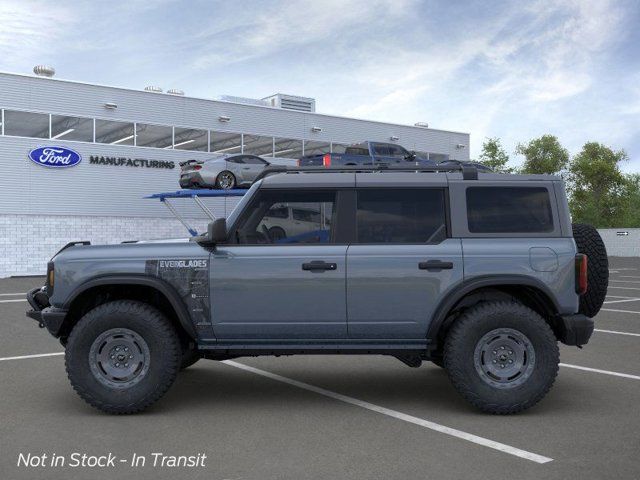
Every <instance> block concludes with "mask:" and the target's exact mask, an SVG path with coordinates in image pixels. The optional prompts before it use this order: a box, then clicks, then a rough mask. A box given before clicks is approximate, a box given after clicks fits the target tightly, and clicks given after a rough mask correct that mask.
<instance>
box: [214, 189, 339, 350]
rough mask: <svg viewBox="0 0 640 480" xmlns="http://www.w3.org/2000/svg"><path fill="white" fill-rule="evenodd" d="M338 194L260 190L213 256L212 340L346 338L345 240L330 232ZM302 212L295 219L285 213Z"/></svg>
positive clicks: (330, 191)
mask: <svg viewBox="0 0 640 480" xmlns="http://www.w3.org/2000/svg"><path fill="white" fill-rule="evenodd" d="M335 206H336V192H335V191H332V190H318V191H314V190H307V189H305V190H300V191H295V190H288V191H285V190H269V189H262V190H260V191H259V192H258V193H257V194H256V198H255V199H253V200H252V201H251V204H250V205H248V207H247V208H246V209H245V213H244V215H243V217H242V218H240V219H239V220H238V223H237V225H235V226H231V227H232V231H231V236H232V240H233V241H234V242H235V243H234V244H229V245H218V246H216V249H215V251H214V252H213V253H212V255H211V273H210V275H211V282H210V285H211V287H210V288H211V299H212V302H211V304H212V321H213V325H214V333H215V335H216V338H218V339H222V340H233V339H244V340H247V339H255V340H268V341H274V340H277V339H283V340H286V339H289V340H292V339H297V340H298V341H299V340H300V339H310V340H318V339H345V338H346V337H347V318H346V295H345V284H346V268H345V267H346V251H347V245H346V244H342V245H340V244H337V243H336V236H335V233H336V232H335V229H334V224H335V221H334V220H335V218H336V215H335ZM296 209H301V210H304V211H305V212H307V218H306V221H305V222H303V227H304V231H302V230H301V225H299V224H294V221H295V220H294V219H293V216H292V215H291V214H290V212H292V211H294V210H296Z"/></svg>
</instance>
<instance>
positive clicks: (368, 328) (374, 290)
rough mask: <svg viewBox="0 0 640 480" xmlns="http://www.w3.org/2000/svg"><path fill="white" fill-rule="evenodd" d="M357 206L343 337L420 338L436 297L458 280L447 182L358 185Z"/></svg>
mask: <svg viewBox="0 0 640 480" xmlns="http://www.w3.org/2000/svg"><path fill="white" fill-rule="evenodd" d="M385 175H388V176H390V175H394V174H391V173H389V174H385ZM397 175H399V174H397ZM356 203H357V214H356V224H357V233H356V241H355V242H354V243H353V244H351V245H350V246H349V249H348V251H347V318H348V329H349V337H350V338H354V339H365V338H371V339H383V338H384V339H396V340H399V339H413V340H415V339H424V338H425V337H426V332H427V328H428V325H429V322H430V319H431V316H432V314H433V313H434V310H435V309H436V307H437V305H438V302H439V301H440V300H441V299H442V297H443V295H444V294H445V292H447V291H448V290H449V289H450V288H452V287H453V286H454V285H456V284H458V283H460V282H462V279H463V264H462V246H461V240H460V239H456V238H450V234H449V227H448V212H447V205H448V201H447V189H446V180H443V181H442V182H438V181H436V182H433V185H430V186H423V187H411V188H376V187H369V188H358V189H357V202H356Z"/></svg>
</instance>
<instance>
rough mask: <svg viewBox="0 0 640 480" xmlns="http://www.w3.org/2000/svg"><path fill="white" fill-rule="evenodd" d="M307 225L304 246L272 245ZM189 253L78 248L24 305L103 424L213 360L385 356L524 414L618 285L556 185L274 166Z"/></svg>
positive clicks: (424, 172) (56, 262)
mask: <svg viewBox="0 0 640 480" xmlns="http://www.w3.org/2000/svg"><path fill="white" fill-rule="evenodd" d="M294 209H300V210H304V211H305V212H310V213H309V214H308V215H305V218H306V221H305V222H304V223H303V224H301V225H300V226H299V230H296V231H295V235H292V236H284V237H283V236H282V235H280V234H279V235H273V225H274V223H273V222H274V220H273V219H274V217H278V216H282V215H284V214H281V212H285V211H286V212H289V211H293V210H294ZM287 215H288V213H287ZM191 240H192V241H190V242H182V243H172V242H166V243H127V244H119V245H87V244H86V243H87V242H76V243H73V244H71V245H69V246H67V247H66V248H64V249H63V250H62V251H60V252H59V253H58V254H56V255H55V256H54V257H53V258H52V260H51V262H49V264H48V269H47V277H46V284H45V286H44V287H42V288H37V289H34V290H32V291H31V292H29V293H28V296H27V298H28V301H29V303H30V305H31V307H32V310H31V311H29V312H28V313H27V314H28V316H30V317H32V318H34V319H35V320H36V321H37V322H38V323H39V324H40V325H41V326H43V327H46V328H47V330H48V331H49V332H50V333H51V334H52V335H54V336H55V337H58V338H59V339H60V341H61V342H62V344H63V345H64V346H65V348H66V354H65V355H66V368H67V372H68V376H69V379H70V381H71V384H72V385H73V387H74V389H75V390H76V391H77V392H78V394H79V395H80V396H81V397H82V398H83V399H84V400H86V401H87V402H88V403H90V404H91V405H93V406H94V407H96V408H99V409H101V410H103V411H106V412H110V413H134V412H138V411H141V410H143V409H145V408H147V407H148V406H150V405H151V404H152V403H154V402H155V401H156V400H158V399H159V398H160V397H161V396H162V395H163V394H164V393H165V392H166V391H167V389H168V388H169V387H170V386H171V384H172V383H173V381H174V380H175V378H176V375H177V374H178V371H179V370H180V369H181V368H186V367H188V366H189V365H191V364H193V363H195V362H196V361H198V360H199V359H200V358H204V359H211V360H224V359H230V358H236V357H243V356H259V355H293V354H378V355H390V356H394V357H396V358H398V359H399V360H401V361H402V362H404V363H405V364H407V365H409V366H410V367H418V366H420V364H421V363H422V362H423V361H431V362H433V363H435V364H436V365H439V366H442V367H444V368H445V369H446V371H447V373H448V375H449V378H450V379H451V382H452V384H453V386H454V387H455V388H456V389H457V390H458V392H459V393H460V394H461V395H462V396H463V397H464V398H466V399H467V400H468V401H469V402H470V403H471V404H473V405H474V406H476V407H478V408H479V409H481V410H483V411H486V412H491V413H501V414H506V413H514V412H518V411H521V410H524V409H526V408H529V407H531V406H532V405H534V404H535V403H537V402H538V401H539V400H540V399H541V398H542V397H543V396H544V395H545V394H546V393H547V392H548V390H549V389H550V388H551V385H552V384H553V382H554V380H555V377H556V374H557V372H558V365H559V350H558V342H562V343H564V344H567V345H577V346H581V345H584V344H586V343H587V342H588V341H589V338H590V336H591V334H592V331H593V328H594V322H593V319H592V318H593V317H594V316H595V315H596V313H597V312H598V311H599V309H600V307H601V306H602V303H603V301H604V296H605V295H606V290H607V282H608V265H607V254H606V250H605V248H604V245H603V243H602V240H601V239H600V236H599V235H598V233H597V231H596V230H595V229H593V228H592V227H590V226H586V225H573V226H572V224H571V221H570V217H569V208H568V205H567V199H566V196H565V190H564V185H563V181H562V180H561V179H560V178H557V177H553V176H544V175H526V176H524V175H502V174H493V173H479V172H478V170H477V169H476V168H474V167H470V166H464V165H463V166H458V165H453V166H448V167H437V166H436V167H428V168H423V167H411V168H407V169H393V170H392V169H379V168H372V169H371V168H370V169H366V168H362V167H341V168H337V169H325V168H322V167H320V168H317V167H308V168H291V167H268V168H267V169H266V170H265V171H264V172H263V173H261V174H260V175H259V176H258V179H257V181H256V182H255V183H254V185H253V186H252V187H251V188H250V189H249V190H248V191H247V193H246V194H245V195H244V197H243V198H242V199H241V201H240V203H239V204H238V206H237V207H236V208H235V209H234V210H233V212H232V213H231V214H230V215H229V217H228V218H226V219H224V218H219V219H217V220H215V221H214V222H212V223H211V224H210V225H209V228H208V231H207V233H206V234H204V235H201V236H197V237H194V238H192V239H191ZM344 358H345V361H346V359H347V358H349V357H348V356H345V357H344ZM373 374H375V373H373Z"/></svg>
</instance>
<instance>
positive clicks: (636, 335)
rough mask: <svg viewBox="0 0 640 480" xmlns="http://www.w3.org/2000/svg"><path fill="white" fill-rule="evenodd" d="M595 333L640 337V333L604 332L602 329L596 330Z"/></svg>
mask: <svg viewBox="0 0 640 480" xmlns="http://www.w3.org/2000/svg"><path fill="white" fill-rule="evenodd" d="M593 331H594V332H602V333H615V334H616V335H629V336H630V337H640V333H631V332H618V331H617V330H602V329H600V328H594V329H593Z"/></svg>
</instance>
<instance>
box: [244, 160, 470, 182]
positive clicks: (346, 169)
mask: <svg viewBox="0 0 640 480" xmlns="http://www.w3.org/2000/svg"><path fill="white" fill-rule="evenodd" d="M365 172H367V173H368V172H376V173H378V172H431V173H433V172H462V179H463V180H477V179H478V168H477V167H476V166H475V165H464V164H462V165H455V164H454V165H436V166H432V167H422V166H413V167H395V166H392V167H389V166H387V165H377V166H370V167H367V166H364V167H363V166H358V165H345V166H343V167H315V166H313V167H290V166H286V165H271V166H269V167H266V168H265V169H264V170H262V172H260V174H258V176H257V177H256V179H255V180H254V182H257V181H258V180H261V179H263V178H265V177H268V176H270V175H275V174H278V173H365Z"/></svg>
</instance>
